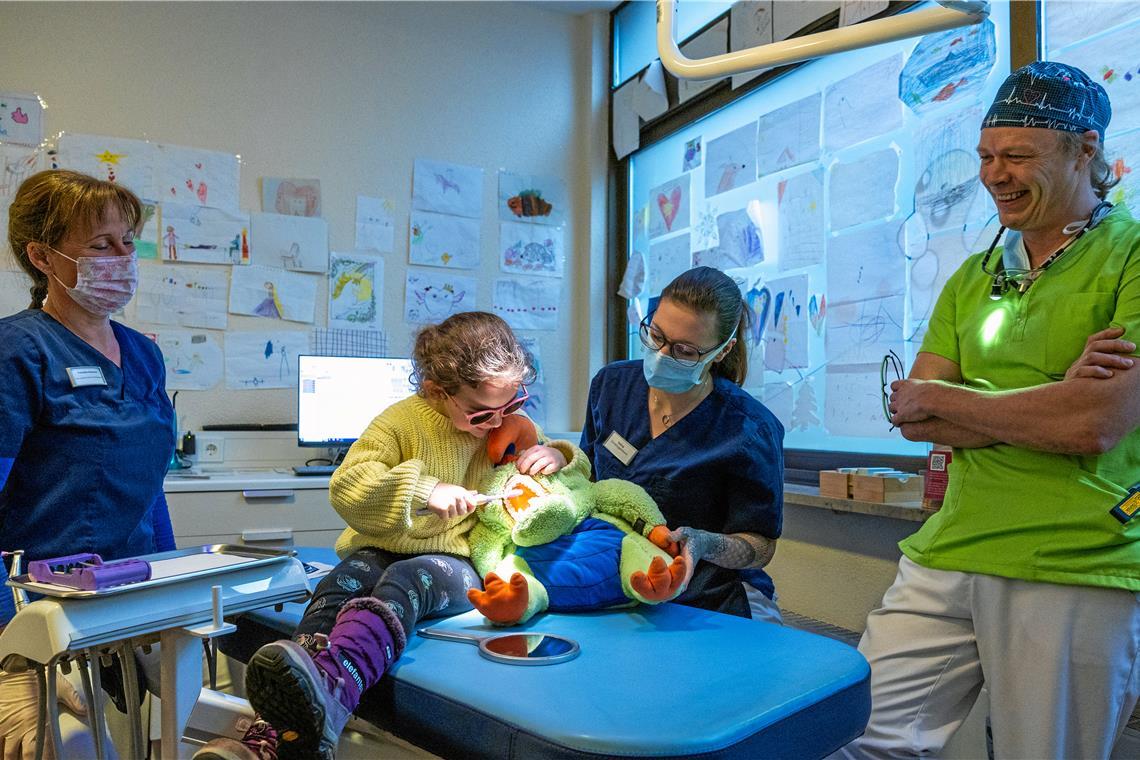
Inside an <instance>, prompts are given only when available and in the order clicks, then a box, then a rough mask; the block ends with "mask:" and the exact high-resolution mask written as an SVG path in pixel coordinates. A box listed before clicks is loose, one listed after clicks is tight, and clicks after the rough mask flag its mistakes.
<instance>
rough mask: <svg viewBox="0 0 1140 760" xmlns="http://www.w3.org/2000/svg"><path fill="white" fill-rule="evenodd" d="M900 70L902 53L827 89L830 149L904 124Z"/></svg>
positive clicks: (826, 142)
mask: <svg viewBox="0 0 1140 760" xmlns="http://www.w3.org/2000/svg"><path fill="white" fill-rule="evenodd" d="M901 70H902V55H893V56H891V57H890V58H884V59H883V60H881V61H879V62H878V63H874V64H872V65H870V66H868V67H867V68H865V69H863V70H862V71H859V72H857V73H855V74H852V75H851V76H849V77H847V78H845V79H841V80H839V81H838V82H836V83H835V84H833V85H831V86H830V87H828V88H827V90H826V92H824V96H823V135H824V137H823V142H824V147H825V148H826V149H827V150H829V151H837V150H839V149H841V148H846V147H847V146H848V145H854V144H856V143H860V142H863V141H864V140H867V139H869V138H872V137H875V136H876V135H881V134H886V133H887V132H890V131H891V130H894V129H898V128H899V127H901V126H902V103H901V102H900V101H899V98H898V80H899V72H900V71H901Z"/></svg>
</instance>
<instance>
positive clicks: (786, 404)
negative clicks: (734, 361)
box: [746, 358, 795, 431]
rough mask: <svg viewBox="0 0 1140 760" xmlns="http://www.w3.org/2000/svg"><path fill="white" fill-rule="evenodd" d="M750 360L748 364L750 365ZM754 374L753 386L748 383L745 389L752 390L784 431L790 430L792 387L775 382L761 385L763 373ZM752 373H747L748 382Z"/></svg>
mask: <svg viewBox="0 0 1140 760" xmlns="http://www.w3.org/2000/svg"><path fill="white" fill-rule="evenodd" d="M751 363H752V362H751V358H750V359H749V364H751ZM762 370H763V368H762V367H761V371H759V372H756V373H755V374H756V376H758V377H757V379H756V380H755V383H756V384H755V385H753V384H752V383H751V382H749V383H748V384H747V385H746V387H748V388H752V389H754V390H753V395H755V396H756V397H757V398H759V399H760V400H761V401H763V402H764V406H766V407H768V411H770V412H771V413H772V414H774V415H776V419H778V420H779V421H780V424H781V425H783V426H784V430H785V431H787V430H791V428H792V401H793V399H794V398H795V395H794V390H793V388H794V386H793V385H792V384H791V383H789V382H783V381H782V382H775V383H761V381H762V380H763V378H764V372H763V371H762ZM753 377H754V376H753V373H752V371H751V370H749V372H748V380H749V381H752V380H753Z"/></svg>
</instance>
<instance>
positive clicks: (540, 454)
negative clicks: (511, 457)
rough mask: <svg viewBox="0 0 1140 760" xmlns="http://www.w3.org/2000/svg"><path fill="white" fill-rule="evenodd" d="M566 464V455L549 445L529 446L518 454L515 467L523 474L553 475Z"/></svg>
mask: <svg viewBox="0 0 1140 760" xmlns="http://www.w3.org/2000/svg"><path fill="white" fill-rule="evenodd" d="M565 466H566V457H564V456H562V452H561V451H559V450H558V449H552V448H551V447H549V446H531V447H530V448H529V449H524V450H523V452H522V453H521V454H519V458H518V460H517V461H516V462H515V467H517V468H519V472H521V473H522V474H523V475H553V474H554V473H556V472H558V471H559V470H561V469H562V468H563V467H565Z"/></svg>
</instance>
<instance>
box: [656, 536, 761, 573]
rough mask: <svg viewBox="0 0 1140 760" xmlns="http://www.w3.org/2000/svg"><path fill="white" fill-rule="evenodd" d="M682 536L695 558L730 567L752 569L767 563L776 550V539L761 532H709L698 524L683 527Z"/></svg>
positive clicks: (733, 568) (732, 568) (731, 568)
mask: <svg viewBox="0 0 1140 760" xmlns="http://www.w3.org/2000/svg"><path fill="white" fill-rule="evenodd" d="M676 532H677V533H679V534H680V537H679V538H680V540H682V541H686V542H688V544H689V551H691V552H692V554H693V557H694V559H703V560H707V561H708V562H711V563H712V564H714V565H719V566H720V567H725V568H728V569H730V570H752V569H755V568H760V567H764V566H765V565H767V564H768V563H769V562H771V561H772V557H773V555H775V553H776V541H775V539H770V538H765V537H764V536H761V535H760V534H759V533H710V532H708V531H704V530H697V529H696V528H681V529H679V530H678V531H676Z"/></svg>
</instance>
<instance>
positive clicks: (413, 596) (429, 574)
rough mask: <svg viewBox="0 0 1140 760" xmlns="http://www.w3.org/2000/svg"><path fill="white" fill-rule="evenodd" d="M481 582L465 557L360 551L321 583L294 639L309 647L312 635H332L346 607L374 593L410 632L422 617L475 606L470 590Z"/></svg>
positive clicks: (446, 614)
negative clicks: (471, 600) (470, 596)
mask: <svg viewBox="0 0 1140 760" xmlns="http://www.w3.org/2000/svg"><path fill="white" fill-rule="evenodd" d="M479 585H480V584H479V576H478V574H477V573H476V572H475V568H474V567H472V566H471V563H470V562H469V561H468V560H467V559H466V558H464V557H457V556H455V555H452V554H420V555H415V556H409V555H407V554H395V553H393V552H390V551H386V550H384V549H372V548H368V549H361V550H360V551H357V552H355V553H354V554H352V555H351V556H349V557H348V558H347V559H344V560H342V561H341V563H340V564H339V565H337V566H336V567H334V568H333V569H332V571H331V572H330V573H329V574H328V575H326V576H325V577H324V578H323V579H322V580H321V582H320V583H319V584H318V585H317V590H316V592H315V593H314V594H313V599H312V601H311V602H309V606H308V607H307V608H306V609H305V614H304V616H303V617H302V618H301V622H300V624H298V626H297V630H296V631H295V632H294V633H293V640H294V641H296V642H297V643H299V644H301V645H302V646H307V645H309V644H311V643H312V641H313V634H317V633H323V634H325V635H326V636H327V635H328V634H329V633H330V632H331V631H332V629H333V624H334V623H335V622H336V614H337V613H338V612H340V609H341V607H343V606H344V605H345V604H347V603H348V602H349V601H350V600H352V599H356V598H358V597H362V596H374V597H376V598H378V599H380V600H381V601H383V602H384V603H385V604H387V605H388V606H389V607H390V608H391V609H392V611H393V612H395V613H396V616H397V617H399V618H400V622H401V623H402V624H403V626H404V633H405V634H407V635H409V636H410V635H411V633H412V629H413V628H414V627H415V624H416V623H417V622H419V621H420V620H425V619H427V618H433V617H448V616H450V615H458V614H459V613H461V612H466V611H467V610H470V609H471V602H469V601H468V600H467V589H469V588H471V587H472V586H476V587H477V586H479Z"/></svg>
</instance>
